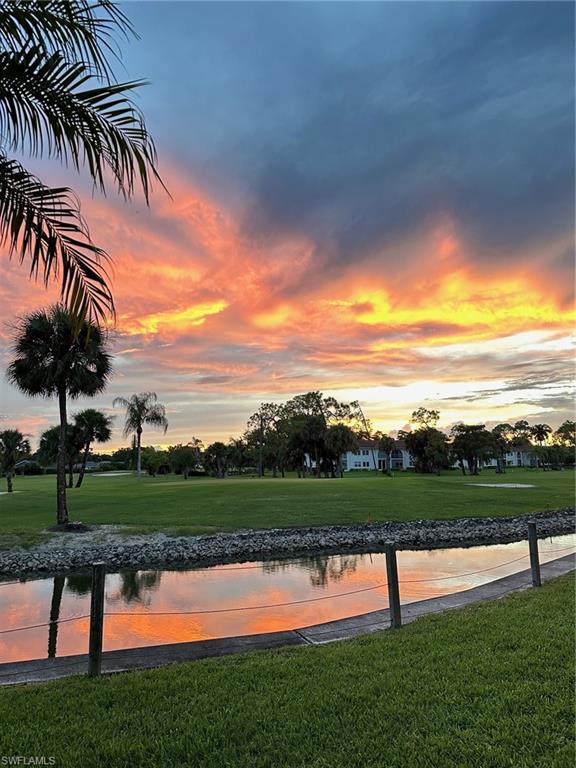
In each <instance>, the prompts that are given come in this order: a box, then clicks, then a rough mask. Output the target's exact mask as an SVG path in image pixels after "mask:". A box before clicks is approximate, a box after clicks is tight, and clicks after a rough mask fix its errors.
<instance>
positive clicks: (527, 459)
mask: <svg viewBox="0 0 576 768" xmlns="http://www.w3.org/2000/svg"><path fill="white" fill-rule="evenodd" d="M389 460H390V467H388V462H389ZM452 466H453V467H454V468H455V469H458V468H459V464H458V462H457V461H455V462H454V463H453V465H452ZM483 466H484V467H486V468H488V469H489V468H493V469H496V466H497V462H496V459H491V460H490V461H488V462H486V463H485V464H484V465H483ZM506 466H507V467H535V466H537V461H536V457H535V456H534V454H533V449H532V446H531V445H530V444H529V443H526V444H525V445H522V446H518V447H517V448H514V449H513V450H511V451H509V452H508V453H507V454H506ZM342 468H343V470H344V471H345V472H354V471H356V472H358V471H362V470H374V469H379V470H380V471H385V470H388V469H390V470H391V471H393V472H401V471H405V470H407V469H413V468H414V461H413V459H412V456H411V455H410V453H409V451H408V450H407V448H406V443H405V442H404V440H395V441H394V450H393V451H392V453H391V454H390V457H388V454H387V453H384V451H379V450H378V443H377V442H376V441H373V440H365V439H364V440H360V441H359V443H358V449H357V450H356V451H355V452H354V451H348V452H347V453H345V454H344V456H343V457H342ZM466 468H467V467H466Z"/></svg>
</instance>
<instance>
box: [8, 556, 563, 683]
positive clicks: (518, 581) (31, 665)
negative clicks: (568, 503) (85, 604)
mask: <svg viewBox="0 0 576 768" xmlns="http://www.w3.org/2000/svg"><path fill="white" fill-rule="evenodd" d="M575 569H576V554H572V555H566V556H565V557H561V558H558V559H556V560H552V561H550V562H548V563H545V564H543V565H541V576H542V581H550V580H551V579H554V578H556V577H557V576H561V575H562V574H565V573H569V572H571V571H574V570H575ZM531 586H532V580H531V573H530V570H525V571H521V572H519V573H515V574H512V575H511V576H505V577H504V578H502V579H497V580H495V581H491V582H489V583H488V584H483V585H481V586H478V587H473V588H472V589H467V590H465V591H463V592H456V593H454V594H452V595H444V596H442V597H433V598H430V599H428V600H421V601H419V602H415V603H410V604H408V605H403V606H402V623H403V624H409V623H410V622H412V621H415V620H416V619H418V618H419V617H420V616H426V615H427V614H430V613H441V612H442V611H447V610H451V609H453V608H462V607H464V606H466V605H472V604H473V603H478V602H481V601H484V600H495V599H498V598H501V597H505V596H506V595H508V594H510V593H511V592H518V591H520V590H524V589H528V588H530V587H531ZM389 627H390V613H389V610H388V609H387V608H385V609H383V610H380V611H372V612H371V613H365V614H363V615H361V616H352V617H350V618H348V619H340V620H338V621H330V622H327V623H325V624H316V625H314V626H311V627H302V628H300V629H295V630H287V631H285V632H269V633H266V634H260V635H245V636H241V637H225V638H219V639H215V640H198V641H195V642H192V643H173V644H171V645H153V646H148V647H146V648H128V649H124V650H120V651H107V652H105V653H104V654H103V655H102V672H103V674H111V673H115V672H126V671H128V670H134V669H151V668H154V667H161V666H164V665H165V664H174V663H176V662H183V661H193V660H195V659H202V658H206V657H208V656H224V655H227V654H231V653H243V652H246V651H255V650H261V649H264V648H281V647H284V646H289V645H300V646H304V645H321V644H323V643H331V642H334V641H336V640H346V639H349V638H352V637H358V636H359V635H366V634H370V633H372V632H380V631H382V630H385V629H389ZM87 667H88V656H87V654H82V655H78V656H62V657H60V658H57V659H36V660H33V661H16V662H10V663H7V664H0V685H13V684H16V683H31V682H43V681H45V680H55V679H57V678H61V677H69V676H70V675H80V674H84V673H86V670H87Z"/></svg>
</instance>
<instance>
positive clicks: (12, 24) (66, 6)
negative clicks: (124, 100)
mask: <svg viewBox="0 0 576 768" xmlns="http://www.w3.org/2000/svg"><path fill="white" fill-rule="evenodd" d="M116 34H119V35H120V37H123V38H127V37H129V36H133V37H137V35H136V34H135V32H134V30H133V28H132V25H131V23H130V21H129V20H128V18H127V17H126V15H125V14H124V13H123V12H122V11H121V10H120V9H119V8H118V7H117V6H116V5H115V4H114V3H113V2H111V0H74V2H70V0H27V2H22V1H21V0H0V47H1V48H3V49H4V50H13V51H16V50H22V49H24V48H26V47H32V46H34V47H38V48H41V49H42V51H43V52H44V54H46V55H50V54H52V53H55V52H57V51H60V52H61V53H62V54H63V55H64V56H65V57H66V58H67V59H69V60H70V61H83V62H84V63H85V64H86V66H87V67H89V68H90V69H91V70H92V71H94V73H95V74H96V75H97V76H99V77H103V78H106V79H108V80H112V71H111V68H110V65H109V63H108V61H107V58H106V57H107V55H112V57H114V58H119V50H118V45H117V43H116V40H115V35H116Z"/></svg>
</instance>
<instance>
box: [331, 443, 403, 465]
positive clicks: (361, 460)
mask: <svg viewBox="0 0 576 768" xmlns="http://www.w3.org/2000/svg"><path fill="white" fill-rule="evenodd" d="M389 460H390V461H391V466H390V469H392V470H403V469H410V468H412V467H413V466H414V463H413V461H412V457H411V456H410V454H409V453H408V451H407V450H406V445H405V443H404V441H403V440H396V441H395V444H394V450H393V451H392V453H391V455H390V457H388V454H387V453H384V451H379V450H378V443H377V442H376V441H375V440H365V439H364V440H359V441H358V449H357V450H356V451H348V452H347V453H345V454H344V456H343V457H342V469H343V470H344V471H345V472H354V471H358V470H375V469H379V470H380V471H383V470H387V469H388V462H389Z"/></svg>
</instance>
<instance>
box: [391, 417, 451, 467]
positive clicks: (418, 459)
mask: <svg viewBox="0 0 576 768" xmlns="http://www.w3.org/2000/svg"><path fill="white" fill-rule="evenodd" d="M398 437H399V438H400V439H401V440H404V441H405V443H406V448H407V450H408V452H409V453H410V455H411V456H412V458H413V460H414V468H415V470H416V471H417V472H423V473H432V472H436V473H438V472H439V471H440V469H441V468H442V467H444V466H447V465H448V441H447V439H446V435H445V434H444V433H443V432H440V430H438V429H435V428H434V427H421V428H420V429H415V430H412V431H411V432H404V431H401V432H399V433H398Z"/></svg>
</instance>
